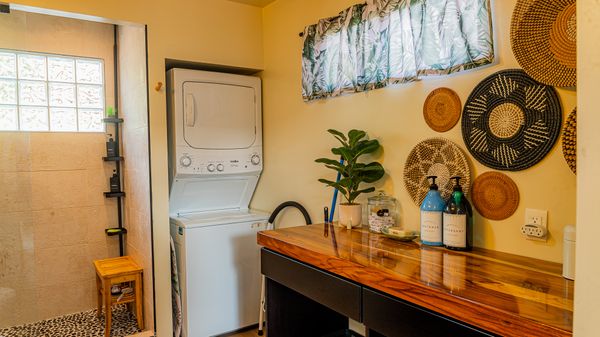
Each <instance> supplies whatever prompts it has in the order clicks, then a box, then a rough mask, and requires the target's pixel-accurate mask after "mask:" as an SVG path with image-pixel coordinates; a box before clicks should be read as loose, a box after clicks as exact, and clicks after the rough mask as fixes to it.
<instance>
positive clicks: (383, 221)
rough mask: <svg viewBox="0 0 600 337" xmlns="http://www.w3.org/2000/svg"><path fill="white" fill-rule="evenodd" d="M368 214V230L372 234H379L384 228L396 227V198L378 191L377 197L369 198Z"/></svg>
mask: <svg viewBox="0 0 600 337" xmlns="http://www.w3.org/2000/svg"><path fill="white" fill-rule="evenodd" d="M368 214H369V230H370V231H372V232H375V233H381V230H382V229H384V228H390V227H394V226H396V224H397V223H398V210H397V204H396V198H394V197H390V196H387V195H385V193H384V192H383V191H380V192H379V195H377V196H374V197H370V198H369V204H368Z"/></svg>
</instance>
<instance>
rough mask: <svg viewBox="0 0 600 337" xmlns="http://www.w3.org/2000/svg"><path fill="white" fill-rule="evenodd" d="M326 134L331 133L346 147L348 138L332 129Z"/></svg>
mask: <svg viewBox="0 0 600 337" xmlns="http://www.w3.org/2000/svg"><path fill="white" fill-rule="evenodd" d="M327 132H329V133H331V134H332V135H333V136H334V137H335V138H336V139H337V140H339V141H340V143H342V145H344V146H348V143H347V142H348V138H346V135H344V134H343V133H341V132H339V131H338V130H334V129H329V130H327Z"/></svg>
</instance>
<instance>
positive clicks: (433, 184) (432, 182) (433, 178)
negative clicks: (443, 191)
mask: <svg viewBox="0 0 600 337" xmlns="http://www.w3.org/2000/svg"><path fill="white" fill-rule="evenodd" d="M429 179H431V185H430V186H429V190H432V191H437V190H438V189H439V188H438V185H437V184H436V183H435V180H436V179H437V176H428V177H427V180H429Z"/></svg>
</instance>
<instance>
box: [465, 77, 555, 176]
mask: <svg viewBox="0 0 600 337" xmlns="http://www.w3.org/2000/svg"><path fill="white" fill-rule="evenodd" d="M561 123H562V108H561V105H560V101H559V98H558V94H557V93H556V90H555V89H554V88H553V87H551V86H547V85H544V84H541V83H539V82H537V81H535V80H534V79H532V78H531V77H529V76H528V75H527V74H526V73H525V72H524V71H523V70H520V69H509V70H502V71H500V72H497V73H495V74H493V75H491V76H489V77H488V78H486V79H484V80H483V81H482V82H481V83H479V84H478V85H477V87H476V88H475V89H474V90H473V92H472V93H471V95H470V96H469V98H468V100H467V102H466V103H465V107H464V110H463V114H462V135H463V140H464V141H465V145H466V146H467V149H469V152H471V154H472V155H473V157H475V159H477V160H478V161H479V162H480V163H482V164H484V165H486V166H488V167H491V168H494V169H497V170H505V171H519V170H524V169H526V168H529V167H531V166H533V165H535V164H537V163H538V162H539V161H540V160H542V159H543V158H544V157H545V156H546V154H548V152H550V150H551V149H552V147H553V146H554V144H555V143H556V140H557V139H558V137H559V136H560V132H561Z"/></svg>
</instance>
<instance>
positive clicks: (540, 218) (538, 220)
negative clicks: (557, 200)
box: [524, 208, 548, 242]
mask: <svg viewBox="0 0 600 337" xmlns="http://www.w3.org/2000/svg"><path fill="white" fill-rule="evenodd" d="M528 224H532V225H535V226H537V227H543V228H544V229H545V232H546V235H544V236H543V237H541V238H539V237H535V236H531V235H526V237H527V239H528V240H534V241H543V242H546V241H548V211H547V210H541V209H532V208H526V209H525V223H524V225H528Z"/></svg>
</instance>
